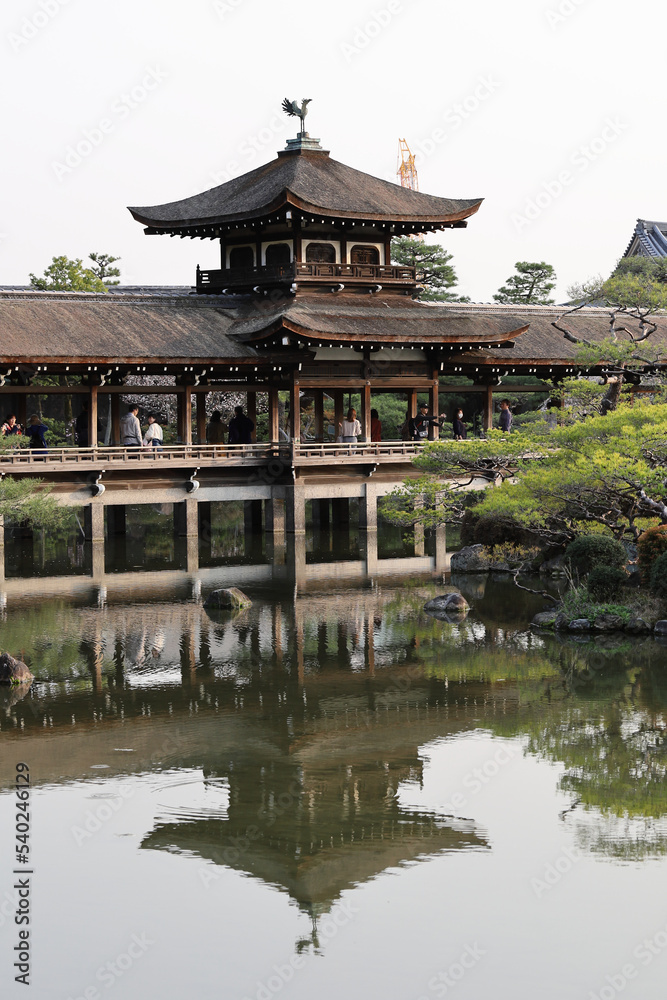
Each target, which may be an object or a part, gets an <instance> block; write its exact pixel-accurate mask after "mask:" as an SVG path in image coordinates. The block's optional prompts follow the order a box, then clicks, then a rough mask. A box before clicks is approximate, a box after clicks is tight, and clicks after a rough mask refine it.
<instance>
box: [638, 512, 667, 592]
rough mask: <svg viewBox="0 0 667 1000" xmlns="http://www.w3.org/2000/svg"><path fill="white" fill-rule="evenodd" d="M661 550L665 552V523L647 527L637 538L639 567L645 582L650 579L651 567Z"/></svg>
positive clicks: (666, 539)
mask: <svg viewBox="0 0 667 1000" xmlns="http://www.w3.org/2000/svg"><path fill="white" fill-rule="evenodd" d="M663 552H667V524H659V525H658V526H657V527H655V528H648V529H647V530H646V531H645V532H644V533H643V534H641V535H640V536H639V538H638V539H637V557H638V562H639V569H640V570H641V575H642V579H643V580H644V582H645V583H647V582H648V581H649V580H650V579H651V567H652V565H653V563H654V562H655V560H656V559H657V558H658V556H661V555H662V554H663Z"/></svg>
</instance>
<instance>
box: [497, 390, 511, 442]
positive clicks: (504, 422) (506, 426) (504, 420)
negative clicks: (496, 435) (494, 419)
mask: <svg viewBox="0 0 667 1000" xmlns="http://www.w3.org/2000/svg"><path fill="white" fill-rule="evenodd" d="M498 423H499V425H500V429H501V431H502V432H503V434H509V432H510V431H511V429H512V411H511V410H510V401H509V399H503V401H502V403H501V404H500V416H499V417H498Z"/></svg>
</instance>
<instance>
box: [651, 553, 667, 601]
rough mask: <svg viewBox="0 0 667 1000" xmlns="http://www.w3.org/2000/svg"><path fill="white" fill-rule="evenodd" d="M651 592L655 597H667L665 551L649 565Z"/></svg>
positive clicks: (666, 556)
mask: <svg viewBox="0 0 667 1000" xmlns="http://www.w3.org/2000/svg"><path fill="white" fill-rule="evenodd" d="M651 592H652V593H653V594H655V595H656V596H657V597H667V552H663V553H662V555H661V556H658V558H657V559H655V560H654V561H653V565H652V566H651Z"/></svg>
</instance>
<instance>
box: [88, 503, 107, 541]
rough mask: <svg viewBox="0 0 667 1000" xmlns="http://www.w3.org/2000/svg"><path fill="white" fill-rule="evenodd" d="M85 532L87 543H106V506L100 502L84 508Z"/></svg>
mask: <svg viewBox="0 0 667 1000" xmlns="http://www.w3.org/2000/svg"><path fill="white" fill-rule="evenodd" d="M83 530H84V532H85V535H86V540H87V541H90V542H104V505H103V504H102V503H101V502H100V501H99V500H93V502H92V503H89V504H86V506H85V507H84V508H83Z"/></svg>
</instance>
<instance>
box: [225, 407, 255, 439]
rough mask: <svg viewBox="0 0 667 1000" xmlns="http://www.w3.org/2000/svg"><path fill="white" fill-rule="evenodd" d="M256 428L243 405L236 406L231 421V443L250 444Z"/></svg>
mask: <svg viewBox="0 0 667 1000" xmlns="http://www.w3.org/2000/svg"><path fill="white" fill-rule="evenodd" d="M254 429H255V425H254V424H253V422H252V420H251V419H250V417H246V415H245V413H244V412H243V407H242V406H235V407H234V416H233V417H232V419H231V420H230V421H229V443H230V444H250V442H251V441H252V437H251V434H252V432H253V431H254Z"/></svg>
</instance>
